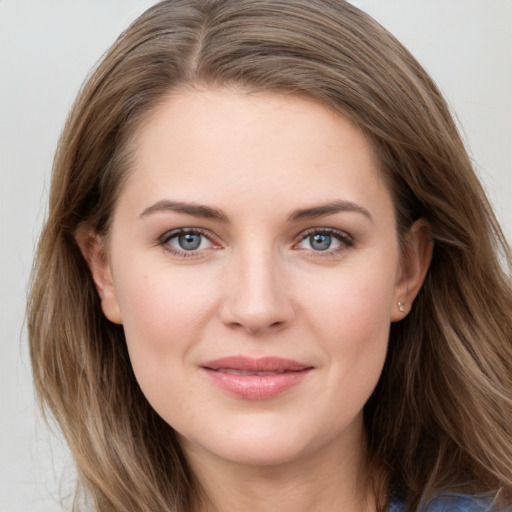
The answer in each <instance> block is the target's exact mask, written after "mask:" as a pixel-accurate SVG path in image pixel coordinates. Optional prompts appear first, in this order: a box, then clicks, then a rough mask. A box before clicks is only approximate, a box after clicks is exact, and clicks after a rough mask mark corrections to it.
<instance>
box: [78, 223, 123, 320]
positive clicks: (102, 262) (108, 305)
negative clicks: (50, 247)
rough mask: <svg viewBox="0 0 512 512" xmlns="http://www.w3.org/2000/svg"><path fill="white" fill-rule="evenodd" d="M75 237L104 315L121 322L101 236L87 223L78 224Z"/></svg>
mask: <svg viewBox="0 0 512 512" xmlns="http://www.w3.org/2000/svg"><path fill="white" fill-rule="evenodd" d="M75 239H76V241H77V243H78V246H79V247H80V251H81V252H82V255H83V257H84V258H85V261H86V262H87V264H88V265H89V269H90V271H91V274H92V278H93V280H94V284H95V285H96V290H97V291H98V295H99V296H100V300H101V309H102V310H103V313H104V315H105V316H106V317H107V318H108V319H109V320H110V321H111V322H113V323H115V324H122V323H123V322H122V317H121V309H120V307H119V301H118V299H117V294H116V289H115V287H114V280H113V279H112V270H111V268H110V264H109V261H108V258H107V255H106V251H105V244H104V240H103V237H101V236H100V235H98V233H96V231H95V230H94V228H93V227H92V226H90V225H88V224H80V226H79V227H78V229H77V230H76V232H75Z"/></svg>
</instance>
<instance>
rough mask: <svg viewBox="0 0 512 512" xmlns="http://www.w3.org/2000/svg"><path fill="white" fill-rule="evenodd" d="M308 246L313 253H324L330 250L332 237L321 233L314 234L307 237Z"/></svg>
mask: <svg viewBox="0 0 512 512" xmlns="http://www.w3.org/2000/svg"><path fill="white" fill-rule="evenodd" d="M309 244H310V246H311V248H312V249H314V250H315V251H326V250H327V249H330V248H331V244H332V237H331V235H326V234H323V233H316V234H314V235H310V236H309Z"/></svg>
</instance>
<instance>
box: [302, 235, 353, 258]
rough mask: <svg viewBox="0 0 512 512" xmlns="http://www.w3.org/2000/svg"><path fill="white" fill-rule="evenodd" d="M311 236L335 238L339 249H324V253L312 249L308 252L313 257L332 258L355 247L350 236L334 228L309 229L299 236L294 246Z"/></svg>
mask: <svg viewBox="0 0 512 512" xmlns="http://www.w3.org/2000/svg"><path fill="white" fill-rule="evenodd" d="M312 235H327V236H330V237H333V238H335V239H336V240H337V241H338V242H340V245H339V247H336V248H334V249H326V250H324V251H315V250H313V249H310V250H309V252H310V253H312V254H313V255H314V257H319V258H326V257H327V258H328V257H329V256H331V257H332V256H333V255H338V254H339V253H340V252H343V251H345V250H347V249H350V248H351V247H354V245H355V241H354V239H353V238H352V237H351V236H350V235H348V234H347V233H345V232H344V231H340V230H339V229H335V228H310V229H308V230H306V231H304V232H302V233H301V234H300V238H299V241H298V242H296V243H295V244H294V245H295V246H296V245H297V244H299V243H300V242H302V241H304V240H306V239H307V238H309V237H310V236H312Z"/></svg>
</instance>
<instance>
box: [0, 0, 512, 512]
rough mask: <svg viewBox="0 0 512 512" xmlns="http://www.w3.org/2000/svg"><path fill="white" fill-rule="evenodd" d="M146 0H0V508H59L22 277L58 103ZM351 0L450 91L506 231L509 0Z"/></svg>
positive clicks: (61, 479)
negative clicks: (35, 384) (37, 398)
mask: <svg viewBox="0 0 512 512" xmlns="http://www.w3.org/2000/svg"><path fill="white" fill-rule="evenodd" d="M153 3H155V2H154V1H152V0H0V230H1V231H0V273H1V287H0V294H1V299H0V322H1V324H0V325H1V326H2V328H1V331H0V512H56V511H57V510H60V507H61V505H60V501H61V498H62V497H64V498H65V496H66V494H68V493H69V492H70V490H72V487H73V486H72V464H71V462H70V461H69V457H68V455H67V451H66V449H65V447H64V446H63V445H62V442H61V441H60V438H59V437H58V435H57V436H54V435H52V434H51V433H50V431H49V430H48V429H47V427H46V426H45V424H44V422H43V421H42V420H41V419H40V417H39V415H38V414H37V408H36V406H35V404H34V400H33V393H32V387H31V386H32V385H31V380H30V365H29V360H28V355H27V349H26V335H25V332H24V330H23V316H24V301H25V294H26V287H27V280H28V278H29V274H30V269H31V261H32V254H33V250H34V244H35V242H36V240H37V236H38V232H39V230H40V227H41V223H42V221H43V219H44V214H45V209H46V199H47V192H48V180H49V175H50V169H51V164H52V157H53V151H54V149H55V145H56V143H57V138H58V136H59V133H60V131H61V129H62V126H63V123H64V120H65V117H66V114H67V111H68V109H69V107H70V105H71V103H72V101H73V99H74V97H75V95H76V93H77V92H78V89H79V87H80V84H81V83H82V80H83V79H84V78H85V76H86V75H87V73H88V72H89V70H90V69H91V67H92V66H93V65H94V64H95V63H96V61H97V60H98V59H99V58H100V56H101V55H102V54H103V52H104V51H105V50H106V49H107V48H108V46H109V45H110V44H111V43H112V42H113V41H114V39H115V38H116V37H117V35H118V34H119V33H120V32H121V30H123V29H124V28H125V27H126V26H127V25H128V23H129V22H130V21H131V20H132V19H134V18H135V17H136V16H137V15H138V14H139V13H141V12H142V11H143V10H144V9H145V8H146V7H148V6H149V5H151V4H153ZM353 3H354V4H356V5H358V6H359V7H361V8H363V9H365V10H366V11H367V12H369V13H370V14H372V15H373V16H374V17H375V18H376V19H377V20H378V21H380V22H381V23H382V24H383V25H384V26H386V27H387V28H388V29H390V30H391V32H393V33H394V34H395V35H396V36H397V37H398V38H399V39H400V40H401V41H402V42H403V43H404V44H405V45H406V46H407V47H408V48H409V49H410V50H412V52H413V53H414V54H415V55H416V57H417V58H418V59H419V60H420V62H422V63H423V64H424V66H425V67H426V68H427V70H429V72H430V73H431V74H432V75H433V77H434V79H435V80H436V81H437V82H438V84H439V85H440V87H441V89H442V90H443V92H444V93H445V94H446V96H447V97H448V100H449V102H450V103H451V105H452V106H453V109H454V111H455V112H456V113H457V115H458V119H459V122H460V125H461V127H463V132H464V134H465V135H464V136H465V139H466V141H467V143H468V146H469V147H470V151H471V155H472V157H473V159H474V161H475V163H476V166H477V168H478V170H479V173H480V175H481V177H482V179H483V181H484V183H485V186H486V188H487V190H488V192H489V195H490V197H491V200H492V202H493V204H494V206H495V208H496V211H497V214H498V217H499V218H500V220H501V222H502V224H503V227H504V229H505V232H506V234H507V236H508V238H509V240H510V239H511V238H512V237H511V234H512V201H511V199H512V179H511V171H512V156H511V155H512V151H511V143H512V137H511V135H512V129H511V127H510V123H511V121H512V97H511V91H512V31H511V30H510V27H511V26H512V0H359V1H356V0H354V2H353ZM64 503H65V500H64ZM64 509H66V507H65V506H64Z"/></svg>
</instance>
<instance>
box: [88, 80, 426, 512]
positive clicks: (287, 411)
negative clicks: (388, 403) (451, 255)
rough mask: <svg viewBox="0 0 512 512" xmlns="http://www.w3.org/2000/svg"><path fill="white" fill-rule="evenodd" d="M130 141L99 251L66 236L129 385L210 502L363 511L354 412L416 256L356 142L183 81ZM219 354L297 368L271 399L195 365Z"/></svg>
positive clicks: (358, 418)
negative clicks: (174, 441) (121, 349)
mask: <svg viewBox="0 0 512 512" xmlns="http://www.w3.org/2000/svg"><path fill="white" fill-rule="evenodd" d="M134 148H135V159H134V162H133V167H132V169H131V170H130V175H129V178H128V180H127V182H126V184H125V185H124V188H123V190H122V191H121V194H120V196H119V199H118V203H117V205H116V208H115V211H114V216H113V220H112V228H111V232H110V233H109V238H108V246H107V249H106V251H105V250H104V249H105V248H104V244H103V243H102V241H101V240H100V239H99V237H97V236H96V234H95V233H94V231H93V230H92V229H85V230H84V231H83V233H82V235H81V236H80V237H79V243H80V245H81V247H82V248H83V252H84V255H85V256H86V258H87V260H88V262H89V264H90V267H91V270H92V273H93V277H94V280H95V283H96V286H97V288H98V292H99V295H100V297H101V300H102V307H103V310H104V313H105V315H106V316H107V317H108V318H109V319H110V320H111V321H113V322H115V323H119V324H123V326H124V330H125V334H126V342H127V345H128V350H129V353H130V358H131V362H132V365H133V368H134V371H135V374H136V377H137V379H138V382H139V384H140V386H141V389H142V390H143V392H144V394H145V395H146V397H147V399H148V401H149V402H150V403H151V404H152V406H153V407H154V408H155V410H156V411H157V412H158V413H159V414H160V415H161V416H162V417H163V418H164V419H165V420H166V421H167V422H168V423H169V424H170V425H172V426H173V427H174V428H175V429H176V431H177V432H178V433H179V438H180V442H181V444H182V447H183V449H184V453H185V455H186V457H187V460H188V461H189V464H190V466H191V468H192V470H193V472H194V473H195V475H196V477H197V479H198V481H199V483H200V484H201V486H202V488H203V489H205V491H206V493H207V494H208V497H209V502H210V507H211V508H209V510H219V511H235V510H243V509H244V508H246V509H251V510H257V511H267V510H295V511H301V510H304V511H306V510H308V511H312V510H333V509H338V510H365V509H366V510H374V509H375V499H374V497H373V496H372V494H371V492H368V488H367V487H365V485H364V484H365V482H366V481H367V478H368V476H369V475H368V467H367V465H366V457H365V453H364V438H365V433H364V428H363V422H362V409H363V406H364V404H365V402H366V401H367V399H368V398H369V396H370V395H371V393H372V391H373V389H374V387H375V385H376V384H377V381H378V379H379V376H380V373H381V371H382V367H383V364H384V360H385V356H386V350H387V342H388V334H389V326H390V323H391V322H394V321H399V320H401V319H402V318H403V317H404V316H405V315H406V314H407V312H408V311H409V310H410V307H411V305H412V301H413V300H414V298H415V296H416V294H417V292H418V291H419V289H420V287H421V284H422V282H423V279H424V276H425V273H426V270H427V268H428V264H429V262H430V256H431V244H430V242H429V241H428V238H427V236H426V234H425V233H426V231H425V229H422V228H423V227H424V223H422V222H421V221H420V222H419V223H417V224H415V225H414V226H413V227H412V228H411V232H410V234H409V236H408V237H407V246H406V250H405V251H404V250H402V249H401V247H400V246H399V242H398V236H397V232H396V222H395V214H394V207H393V202H392V198H391V196H390V193H389V191H388V189H387V187H386V185H385V183H384V180H383V179H382V177H381V176H380V173H379V170H378V165H377V163H376V162H375V161H374V158H373V157H372V151H371V148H370V146H369V144H368V142H367V140H366V139H365V138H364V136H363V135H362V134H361V133H360V132H359V131H358V130H357V129H356V128H355V127H354V126H352V125H351V124H350V123H349V122H348V121H347V120H346V119H345V118H343V117H342V116H341V115H339V114H335V113H333V112H332V111H330V110H328V109H327V108H325V107H323V106H322V105H320V104H318V103H315V102H313V101H310V100H308V99H304V98H298V97H290V96H282V95H277V94H274V93H257V94H256V93H253V94H249V93H245V92H243V91H237V90H229V89H216V90H195V89H194V90H187V91H182V92H180V93H179V94H173V95H172V96H170V97H169V99H168V100H167V101H166V102H165V103H163V104H162V106H161V107H160V108H159V109H158V110H157V112H156V113H155V114H154V115H152V116H151V117H150V118H149V119H148V120H147V122H146V123H145V124H144V125H143V127H142V128H141V129H140V130H139V132H138V133H137V134H136V137H135V139H134ZM170 202H172V203H170ZM340 202H342V203H341V206H342V207H343V208H341V209H339V208H338V209H337V210H336V211H334V210H333V209H331V210H329V211H324V212H321V211H316V213H315V214H314V212H311V211H309V215H305V214H304V213H303V215H302V216H300V215H297V211H298V210H306V209H311V208H315V207H318V206H320V205H325V204H330V205H331V206H332V204H333V203H336V204H337V205H338V206H339V205H340ZM176 203H180V205H182V204H187V205H188V206H190V205H191V204H192V205H193V206H197V205H203V206H207V207H208V208H210V209H215V211H216V216H213V217H211V216H205V215H204V213H205V212H204V211H203V212H197V211H191V210H190V208H189V207H188V209H187V208H185V209H184V208H183V207H182V206H180V208H178V209H177V208H176ZM178 210H179V211H178ZM184 210H186V211H184ZM294 212H295V214H296V215H295V217H294V218H291V217H293V214H294ZM199 213H202V214H201V215H199ZM207 213H208V212H207ZM210 213H211V212H210ZM183 228H188V229H195V230H196V231H197V230H201V233H197V234H196V235H194V234H193V233H192V235H194V236H195V238H194V240H196V241H197V240H200V242H201V243H200V246H199V249H198V250H195V251H187V250H184V249H183V247H182V246H180V238H179V237H178V235H179V233H178V234H176V231H175V230H179V229H183ZM326 230H330V231H328V232H326ZM315 233H316V234H320V235H321V236H322V235H323V237H324V238H322V240H324V241H325V240H327V241H329V238H328V237H329V236H330V237H331V238H330V243H331V245H330V246H329V248H328V249H326V250H318V246H317V245H314V240H312V239H311V238H310V236H311V235H312V234H315ZM189 234H190V233H189ZM181 241H183V239H181ZM398 301H401V302H402V303H403V304H404V305H405V311H400V309H399V307H398V305H397V303H398ZM232 355H246V356H250V357H261V356H279V357H284V358H292V359H294V360H298V361H300V362H304V363H306V364H307V365H309V366H310V367H311V368H312V370H311V371H309V372H308V373H307V375H306V377H305V378H304V379H303V380H302V381H301V382H300V383H299V384H298V385H296V386H294V387H292V388H291V389H288V390H287V391H285V392H283V393H280V394H278V395H277V396H274V397H271V398H268V399H264V400H248V399H245V398H243V397H239V396H233V395H232V394H229V393H226V392H225V390H223V389H221V388H219V387H218V386H217V385H215V384H214V383H212V380H211V379H210V378H209V377H208V375H205V372H204V371H203V370H202V368H201V365H202V364H203V363H204V362H205V361H210V360H212V359H217V358H220V357H226V356H232ZM197 508H198V509H200V508H201V505H200V504H197Z"/></svg>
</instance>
